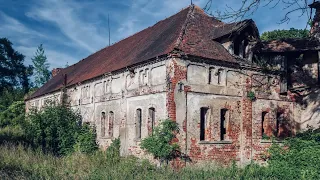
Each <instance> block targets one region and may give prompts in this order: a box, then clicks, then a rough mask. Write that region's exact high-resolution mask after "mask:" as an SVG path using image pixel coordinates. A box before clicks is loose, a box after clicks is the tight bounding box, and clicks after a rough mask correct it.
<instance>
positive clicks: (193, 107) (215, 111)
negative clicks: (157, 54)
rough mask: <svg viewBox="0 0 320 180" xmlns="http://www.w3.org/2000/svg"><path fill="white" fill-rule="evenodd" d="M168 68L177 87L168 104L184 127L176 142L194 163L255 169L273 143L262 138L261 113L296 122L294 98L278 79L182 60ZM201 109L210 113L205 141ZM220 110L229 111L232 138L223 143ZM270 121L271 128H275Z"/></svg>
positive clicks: (229, 126)
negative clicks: (278, 113)
mask: <svg viewBox="0 0 320 180" xmlns="http://www.w3.org/2000/svg"><path fill="white" fill-rule="evenodd" d="M169 68H170V70H169V71H168V72H171V73H170V74H169V75H170V80H171V81H172V82H174V85H172V88H173V90H172V91H171V94H173V95H172V96H173V99H174V101H173V102H172V101H171V99H170V98H168V104H169V106H168V107H170V104H174V105H175V109H171V108H168V111H169V116H170V114H171V113H174V114H175V115H173V116H172V118H173V119H174V120H176V122H177V123H178V124H179V125H180V127H181V132H180V133H179V134H178V139H177V140H176V141H177V142H179V144H180V145H181V150H182V152H183V153H185V154H186V155H187V156H189V157H190V159H191V160H192V162H203V161H212V160H213V161H214V162H220V163H223V164H228V163H230V162H231V161H232V160H236V161H237V162H238V163H240V164H246V163H250V162H251V160H252V159H259V157H260V155H261V153H262V152H263V151H265V150H266V148H267V147H269V146H270V145H271V142H270V141H269V142H268V141H266V142H263V141H262V136H260V135H259V133H261V113H262V112H263V111H264V110H265V109H269V110H270V111H273V112H276V111H278V110H280V109H281V111H282V110H283V109H284V111H285V113H287V114H288V115H287V116H288V117H290V118H289V119H290V121H291V120H292V119H293V115H292V111H293V108H294V107H293V103H292V102H291V99H290V96H289V95H287V96H283V95H280V94H279V92H280V87H279V85H280V77H279V76H275V75H268V76H267V75H266V74H263V73H259V72H255V71H250V70H245V69H242V70H240V69H239V68H237V67H228V66H227V65H221V64H220V65H219V64H212V63H210V62H206V63H204V62H202V63H199V62H196V61H189V60H183V59H180V58H173V59H172V60H171V63H170V64H169ZM218 76H219V77H218ZM265 79H266V80H265ZM264 81H265V82H264ZM258 82H259V83H258ZM249 91H252V92H254V94H255V96H256V97H255V98H256V100H253V101H251V100H249V99H248V98H247V94H248V92H249ZM168 97H170V92H169V95H168ZM202 107H205V108H208V115H207V116H206V118H207V119H206V125H205V137H206V138H205V140H202V141H201V140H200V126H201V125H200V108H202ZM221 109H227V110H228V122H227V123H226V131H227V133H226V138H225V139H224V140H223V141H221V139H220V128H219V127H220V123H221V122H220V118H221ZM273 115H274V114H273ZM273 115H270V117H271V116H273ZM270 121H271V122H270V124H274V123H275V122H274V121H272V120H270ZM273 128H274V126H273Z"/></svg>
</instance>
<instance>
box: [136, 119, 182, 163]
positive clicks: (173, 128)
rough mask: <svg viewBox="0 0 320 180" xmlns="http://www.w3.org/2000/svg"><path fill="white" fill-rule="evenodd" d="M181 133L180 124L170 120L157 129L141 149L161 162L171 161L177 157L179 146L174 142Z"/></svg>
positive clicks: (145, 140) (143, 141) (142, 144)
mask: <svg viewBox="0 0 320 180" xmlns="http://www.w3.org/2000/svg"><path fill="white" fill-rule="evenodd" d="M178 131H179V127H178V124H177V123H176V122H174V121H172V120H170V119H167V120H164V121H162V122H161V123H160V125H159V126H157V127H155V128H154V130H153V133H152V135H151V136H149V137H147V138H145V139H143V140H142V142H141V148H142V149H145V150H147V151H148V152H149V153H151V154H153V156H154V157H155V158H157V159H160V160H171V159H173V158H175V157H176V156H177V152H178V151H179V146H178V145H177V144H176V143H173V142H172V140H173V139H174V138H175V137H176V136H175V134H176V133H177V132H178Z"/></svg>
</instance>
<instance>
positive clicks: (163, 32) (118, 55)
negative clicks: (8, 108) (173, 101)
mask: <svg viewBox="0 0 320 180" xmlns="http://www.w3.org/2000/svg"><path fill="white" fill-rule="evenodd" d="M222 24H223V23H222V22H221V21H218V20H216V19H215V18H213V17H210V16H208V15H207V14H205V12H204V11H203V10H202V9H201V8H199V7H197V6H194V5H192V6H189V7H188V8H186V9H183V10H182V11H180V12H179V13H177V14H175V15H173V16H171V17H169V18H167V19H165V20H162V21H160V22H158V23H156V24H155V25H153V26H152V27H149V28H147V29H144V30H142V31H140V32H138V33H136V34H134V35H132V36H130V37H128V38H126V39H124V40H121V41H119V42H118V43H115V44H114V45H112V46H109V47H106V48H103V49H101V50H100V51H98V52H96V53H94V54H92V55H90V56H88V57H87V58H85V59H83V60H81V61H79V62H78V63H76V64H74V65H71V66H69V67H67V68H64V69H61V70H60V72H59V73H58V74H57V75H56V76H54V77H53V78H51V79H50V80H49V81H48V82H47V83H46V84H44V85H43V86H42V87H41V88H39V89H38V90H37V91H36V92H35V93H33V94H32V95H31V96H30V97H28V98H27V99H32V98H35V97H39V96H42V95H44V94H48V93H51V92H54V91H57V90H59V89H61V88H62V87H63V84H64V82H65V81H66V82H65V83H66V86H67V87H68V86H71V85H74V84H78V83H80V82H83V81H86V80H89V79H92V78H95V77H99V76H102V75H103V74H105V73H108V72H112V71H116V70H120V69H123V68H127V67H130V66H133V65H135V64H139V63H143V62H145V61H148V60H151V59H154V58H156V57H159V56H165V55H167V54H169V53H170V52H172V51H173V50H179V51H182V52H184V53H185V54H186V55H193V56H198V57H203V58H208V59H212V60H218V61H227V62H232V63H236V59H235V58H234V57H233V56H232V55H231V54H229V53H228V51H227V50H226V49H225V48H224V47H223V46H222V45H221V44H220V43H218V42H215V41H213V40H212V39H213V36H212V35H213V34H212V32H213V30H214V28H216V27H218V26H221V25H222ZM65 77H66V79H65Z"/></svg>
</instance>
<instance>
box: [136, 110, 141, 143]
mask: <svg viewBox="0 0 320 180" xmlns="http://www.w3.org/2000/svg"><path fill="white" fill-rule="evenodd" d="M141 127H142V111H141V109H137V110H136V138H137V139H141Z"/></svg>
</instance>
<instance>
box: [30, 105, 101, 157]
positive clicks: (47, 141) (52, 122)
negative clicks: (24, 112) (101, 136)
mask: <svg viewBox="0 0 320 180" xmlns="http://www.w3.org/2000/svg"><path fill="white" fill-rule="evenodd" d="M25 131H26V136H27V138H28V139H30V141H31V142H32V143H33V145H34V146H35V147H41V149H42V151H43V152H50V153H53V154H54V155H66V154H70V153H71V152H73V151H74V150H75V149H76V148H78V149H77V150H80V151H82V152H91V151H93V150H94V149H96V145H95V144H96V142H95V138H93V136H95V135H94V131H93V130H89V127H87V126H82V119H81V115H80V114H79V113H78V112H74V111H73V110H72V109H70V108H69V107H66V106H63V105H54V104H48V105H47V106H46V107H45V108H43V109H42V110H41V111H37V110H36V109H34V110H31V112H30V114H28V116H27V125H26V129H25ZM76 143H77V145H76ZM91 145H93V147H91Z"/></svg>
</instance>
